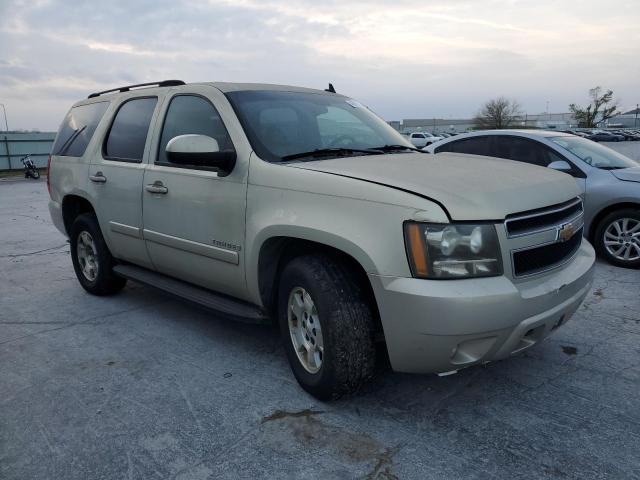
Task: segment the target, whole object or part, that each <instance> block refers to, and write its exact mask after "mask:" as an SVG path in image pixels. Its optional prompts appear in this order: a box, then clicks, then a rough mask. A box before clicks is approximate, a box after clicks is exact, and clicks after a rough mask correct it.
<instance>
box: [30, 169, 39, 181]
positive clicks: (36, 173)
mask: <svg viewBox="0 0 640 480" xmlns="http://www.w3.org/2000/svg"><path fill="white" fill-rule="evenodd" d="M31 177H32V178H33V179H34V180H38V179H39V178H40V172H39V171H38V170H31Z"/></svg>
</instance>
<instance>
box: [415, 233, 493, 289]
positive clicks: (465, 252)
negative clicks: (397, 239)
mask: <svg viewBox="0 0 640 480" xmlns="http://www.w3.org/2000/svg"><path fill="white" fill-rule="evenodd" d="M404 237H405V244H406V247H407V257H408V258H409V264H410V265H411V272H412V273H413V276H414V277H419V278H432V279H438V278H468V277H491V276H496V275H502V261H501V255H500V245H499V243H498V235H497V234H496V229H495V227H494V226H493V225H488V224H477V225H472V224H466V223H459V224H455V223H451V224H447V225H442V224H429V223H416V222H405V224H404Z"/></svg>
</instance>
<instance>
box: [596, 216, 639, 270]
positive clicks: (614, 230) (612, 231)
mask: <svg viewBox="0 0 640 480" xmlns="http://www.w3.org/2000/svg"><path fill="white" fill-rule="evenodd" d="M604 246H605V248H606V249H607V252H609V254H610V255H611V256H613V257H614V258H616V259H617V260H621V261H623V262H629V261H634V260H638V259H640V220H637V219H635V218H619V219H617V220H614V221H613V222H611V223H610V224H609V226H608V227H607V229H606V230H605V232H604Z"/></svg>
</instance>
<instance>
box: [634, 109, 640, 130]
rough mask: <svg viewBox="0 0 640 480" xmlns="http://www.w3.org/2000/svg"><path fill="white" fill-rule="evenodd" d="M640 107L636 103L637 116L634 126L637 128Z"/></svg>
mask: <svg viewBox="0 0 640 480" xmlns="http://www.w3.org/2000/svg"><path fill="white" fill-rule="evenodd" d="M639 109H640V107H639V106H638V104H637V103H636V118H635V120H634V121H633V126H634V127H635V128H638V110H639Z"/></svg>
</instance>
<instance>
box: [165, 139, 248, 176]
mask: <svg viewBox="0 0 640 480" xmlns="http://www.w3.org/2000/svg"><path fill="white" fill-rule="evenodd" d="M165 151H166V153H167V159H168V160H169V161H170V162H171V163H175V164H178V165H185V166H192V167H196V168H197V167H202V168H210V169H214V170H217V171H218V174H219V175H220V176H225V175H228V174H229V173H230V172H231V170H233V166H234V165H235V162H236V152H235V151H233V150H223V151H221V150H220V146H219V145H218V141H217V140H216V139H215V138H211V137H208V136H207V135H194V134H190V135H179V136H177V137H174V138H172V139H171V140H169V142H168V143H167V148H166V149H165Z"/></svg>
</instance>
